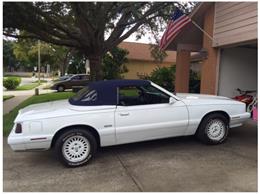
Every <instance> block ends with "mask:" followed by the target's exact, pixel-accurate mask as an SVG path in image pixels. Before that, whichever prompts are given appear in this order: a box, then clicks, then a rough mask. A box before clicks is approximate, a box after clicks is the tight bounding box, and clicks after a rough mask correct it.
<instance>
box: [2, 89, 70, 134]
mask: <svg viewBox="0 0 260 195" xmlns="http://www.w3.org/2000/svg"><path fill="white" fill-rule="evenodd" d="M73 95H74V93H73V92H60V93H48V94H42V95H39V96H32V97H30V98H28V99H27V100H25V101H23V102H22V103H21V104H20V105H18V106H17V107H15V108H14V109H13V110H12V111H11V112H9V113H8V114H5V115H4V116H3V134H4V135H8V134H9V132H10V131H11V129H12V127H13V122H14V119H15V117H16V116H17V114H18V111H19V110H20V109H22V108H24V107H26V106H29V105H31V104H37V103H43V102H49V101H55V100H61V99H68V98H70V97H72V96H73Z"/></svg>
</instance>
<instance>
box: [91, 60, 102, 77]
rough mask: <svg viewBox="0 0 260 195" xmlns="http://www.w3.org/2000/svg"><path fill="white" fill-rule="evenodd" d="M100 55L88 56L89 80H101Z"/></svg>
mask: <svg viewBox="0 0 260 195" xmlns="http://www.w3.org/2000/svg"><path fill="white" fill-rule="evenodd" d="M101 61H102V57H101V56H94V57H93V56H90V57H89V66H90V79H91V81H99V80H103V71H102V66H101Z"/></svg>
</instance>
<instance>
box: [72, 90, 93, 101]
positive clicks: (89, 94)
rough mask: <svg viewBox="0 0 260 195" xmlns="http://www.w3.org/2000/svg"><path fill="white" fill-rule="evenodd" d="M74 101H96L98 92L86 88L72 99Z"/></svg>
mask: <svg viewBox="0 0 260 195" xmlns="http://www.w3.org/2000/svg"><path fill="white" fill-rule="evenodd" d="M71 99H72V100H73V101H82V102H90V101H96V99H97V92H96V90H93V89H90V88H89V87H84V88H83V89H81V90H80V91H78V93H76V95H75V96H73V97H72V98H71Z"/></svg>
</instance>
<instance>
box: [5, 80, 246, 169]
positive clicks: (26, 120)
mask: <svg viewBox="0 0 260 195" xmlns="http://www.w3.org/2000/svg"><path fill="white" fill-rule="evenodd" d="M249 117H250V114H249V113H247V112H246V106H245V104H244V103H241V102H238V101H234V100H232V99H229V98H226V97H219V96H211V95H195V94H177V95H174V94H172V93H170V92H169V91H167V90H165V89H163V88H162V87H160V86H158V85H156V84H155V83H152V82H151V81H146V80H110V81H98V82H93V83H90V84H89V86H88V87H86V88H83V89H82V90H80V91H79V92H78V93H77V94H76V95H75V96H74V97H72V98H71V99H69V100H61V101H53V102H48V103H41V104H34V105H31V106H28V107H26V108H24V109H21V110H20V111H19V114H18V116H17V117H16V119H15V124H14V127H13V129H12V131H11V133H10V135H9V137H8V144H9V145H10V146H11V148H12V149H13V150H14V151H24V150H47V149H52V148H54V149H55V151H56V154H57V156H58V157H59V159H60V160H61V162H62V163H64V164H65V165H67V166H70V167H76V166H79V165H83V164H85V163H86V162H88V160H89V159H91V157H92V156H93V155H94V154H95V152H96V150H97V148H98V147H99V146H101V147H102V146H111V145H117V144H125V143H131V142H139V141H145V140H153V139H161V138H168V137H175V136H188V135H196V136H197V137H198V138H199V139H200V140H201V141H202V142H204V143H207V144H219V143H222V142H223V141H224V140H225V139H226V138H227V135H228V129H229V128H232V127H237V126H240V125H242V122H243V121H245V120H246V119H248V118H249Z"/></svg>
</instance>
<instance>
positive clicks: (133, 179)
mask: <svg viewBox="0 0 260 195" xmlns="http://www.w3.org/2000/svg"><path fill="white" fill-rule="evenodd" d="M112 153H114V154H115V156H116V158H117V159H118V161H119V162H120V164H121V165H122V167H123V168H124V170H125V172H126V174H127V175H128V177H130V178H131V180H132V181H133V182H134V184H135V185H136V187H137V188H138V190H139V191H140V192H143V188H142V186H141V184H140V182H139V181H138V180H137V179H136V178H135V177H134V176H133V175H132V174H131V172H130V171H129V170H128V169H127V167H126V165H125V164H124V162H123V160H122V159H121V157H120V155H119V154H118V153H117V152H115V151H112Z"/></svg>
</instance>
